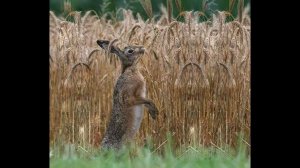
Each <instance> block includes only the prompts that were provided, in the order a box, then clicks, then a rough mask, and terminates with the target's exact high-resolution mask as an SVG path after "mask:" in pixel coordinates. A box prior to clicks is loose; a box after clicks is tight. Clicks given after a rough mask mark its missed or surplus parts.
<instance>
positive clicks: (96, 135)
mask: <svg viewBox="0 0 300 168" xmlns="http://www.w3.org/2000/svg"><path fill="white" fill-rule="evenodd" d="M119 13H120V14H122V16H123V20H122V21H114V20H107V19H105V16H102V17H99V16H98V15H97V14H95V13H94V12H93V11H87V12H77V11H73V12H71V13H70V14H69V15H68V16H67V17H61V16H56V15H55V14H54V13H53V12H51V11H50V14H49V17H50V29H49V37H50V49H49V53H50V57H49V61H50V63H49V65H50V67H49V69H50V77H49V78H50V79H49V82H50V148H54V147H59V146H63V145H64V144H72V145H74V146H75V147H76V148H78V147H80V148H82V149H84V150H87V151H89V150H92V149H98V148H99V145H100V142H101V140H102V138H103V135H104V133H105V130H106V126H107V124H108V121H109V116H110V113H111V109H112V93H113V88H114V83H115V81H116V79H117V78H118V76H119V74H120V66H121V64H120V62H119V60H118V58H117V57H116V56H115V55H113V54H108V53H106V52H105V51H103V50H102V49H101V48H100V47H99V46H98V45H97V43H96V40H98V39H105V40H111V41H112V40H115V45H117V46H119V47H120V48H123V47H125V46H127V45H143V46H144V47H145V48H146V52H145V54H144V55H143V57H142V59H141V60H140V63H139V65H140V70H141V73H142V74H143V76H144V78H145V80H146V83H147V97H149V98H150V99H152V100H153V101H154V103H155V104H156V106H157V107H158V109H159V115H158V118H157V120H155V121H154V120H152V118H151V117H150V116H149V114H148V113H147V111H146V109H145V115H144V119H143V121H142V125H141V128H140V130H139V132H138V134H137V135H136V138H135V143H136V144H137V145H139V146H143V145H145V143H146V140H147V139H148V138H150V139H152V142H153V147H154V149H157V150H159V148H160V146H162V145H163V144H164V143H165V141H166V134H167V133H168V132H169V133H170V134H171V136H172V139H173V141H174V147H175V148H177V147H187V146H210V147H216V148H219V149H221V150H222V147H223V146H225V145H228V146H233V147H235V146H236V145H237V139H238V136H239V135H240V134H241V133H242V134H243V138H242V142H243V143H245V144H246V145H247V146H248V147H249V148H250V61H251V60H250V17H249V14H248V13H249V11H247V10H244V12H243V14H242V18H239V19H234V18H232V16H230V14H228V13H227V12H222V11H219V12H217V13H216V14H214V15H213V17H212V18H211V19H207V20H204V21H199V17H201V15H200V14H199V13H197V12H184V15H183V16H184V20H185V21H184V22H179V21H175V20H172V19H170V18H168V14H167V12H165V13H164V14H163V15H162V16H160V17H159V18H156V19H148V20H147V21H144V20H142V19H141V17H140V16H139V15H137V16H136V17H135V16H133V14H132V12H131V11H130V10H120V11H119ZM228 20H229V21H228Z"/></svg>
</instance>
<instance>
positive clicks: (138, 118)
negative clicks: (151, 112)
mask: <svg viewBox="0 0 300 168" xmlns="http://www.w3.org/2000/svg"><path fill="white" fill-rule="evenodd" d="M140 96H141V97H145V96H146V87H145V86H144V87H143V89H142V91H141V93H140ZM143 116H144V111H143V105H136V106H134V107H133V117H134V118H133V130H134V132H137V131H138V129H139V128H140V126H141V122H142V119H143Z"/></svg>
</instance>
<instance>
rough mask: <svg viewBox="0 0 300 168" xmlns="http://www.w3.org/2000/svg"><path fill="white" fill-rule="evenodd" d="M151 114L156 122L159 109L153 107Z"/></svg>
mask: <svg viewBox="0 0 300 168" xmlns="http://www.w3.org/2000/svg"><path fill="white" fill-rule="evenodd" d="M149 113H150V115H151V117H152V118H153V119H154V120H155V119H156V116H157V115H158V109H157V108H156V107H155V106H152V107H151V108H149Z"/></svg>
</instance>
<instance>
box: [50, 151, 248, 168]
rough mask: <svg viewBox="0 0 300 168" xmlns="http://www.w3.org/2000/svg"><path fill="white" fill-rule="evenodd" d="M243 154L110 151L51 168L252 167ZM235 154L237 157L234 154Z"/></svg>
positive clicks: (55, 163) (62, 161)
mask: <svg viewBox="0 0 300 168" xmlns="http://www.w3.org/2000/svg"><path fill="white" fill-rule="evenodd" d="M238 151H239V152H229V151H222V150H219V149H216V148H214V149H211V148H205V149H203V148H197V149H196V148H193V147H188V148H187V149H186V150H183V152H181V153H179V152H178V151H177V153H179V154H174V153H173V152H172V151H170V150H168V149H165V150H164V151H163V152H162V153H163V154H158V153H156V152H155V153H153V152H151V151H150V150H148V149H135V150H130V151H129V150H124V151H122V152H120V153H118V154H116V153H115V152H106V153H103V152H102V153H99V154H95V155H94V156H90V157H82V156H81V157H75V156H73V157H71V158H68V159H66V158H65V159H63V158H62V157H53V158H51V160H50V167H51V168H69V167H72V168H106V167H107V168H190V167H191V168H197V167H200V168H250V157H249V156H248V155H247V154H246V152H245V151H244V150H243V149H239V150H238ZM234 153H235V154H234Z"/></svg>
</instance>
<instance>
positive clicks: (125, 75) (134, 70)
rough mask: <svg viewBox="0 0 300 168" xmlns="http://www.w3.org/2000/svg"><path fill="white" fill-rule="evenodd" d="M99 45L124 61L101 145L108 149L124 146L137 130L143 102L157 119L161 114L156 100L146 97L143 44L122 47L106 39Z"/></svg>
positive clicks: (140, 119)
mask: <svg viewBox="0 0 300 168" xmlns="http://www.w3.org/2000/svg"><path fill="white" fill-rule="evenodd" d="M97 44H98V45H99V46H100V47H101V48H102V49H104V50H106V51H108V50H110V51H109V52H110V53H114V54H116V55H117V56H118V57H119V58H120V60H121V63H122V67H121V69H122V70H121V75H120V76H119V78H118V80H117V82H116V84H115V87H114V91H113V107H112V113H111V116H110V121H109V125H108V128H107V130H106V133H105V135H104V138H103V140H102V144H101V147H102V148H105V149H107V148H108V149H120V148H121V147H122V145H123V144H125V143H126V142H128V141H130V140H132V139H133V137H134V135H135V134H136V133H137V131H138V129H139V127H140V125H141V121H142V119H143V105H145V106H146V107H147V108H148V111H149V113H150V115H151V117H152V118H153V119H156V116H157V115H158V109H157V108H156V106H155V104H154V103H153V101H152V100H150V99H147V98H145V96H146V82H145V79H144V77H143V76H142V74H141V73H140V72H139V69H138V67H137V64H138V61H139V59H140V57H141V56H142V55H143V54H144V51H145V49H144V48H143V47H142V46H127V47H125V48H124V49H123V50H121V49H119V48H118V47H116V46H114V45H113V44H112V45H110V42H109V41H106V40H97ZM109 45H110V46H109Z"/></svg>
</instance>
